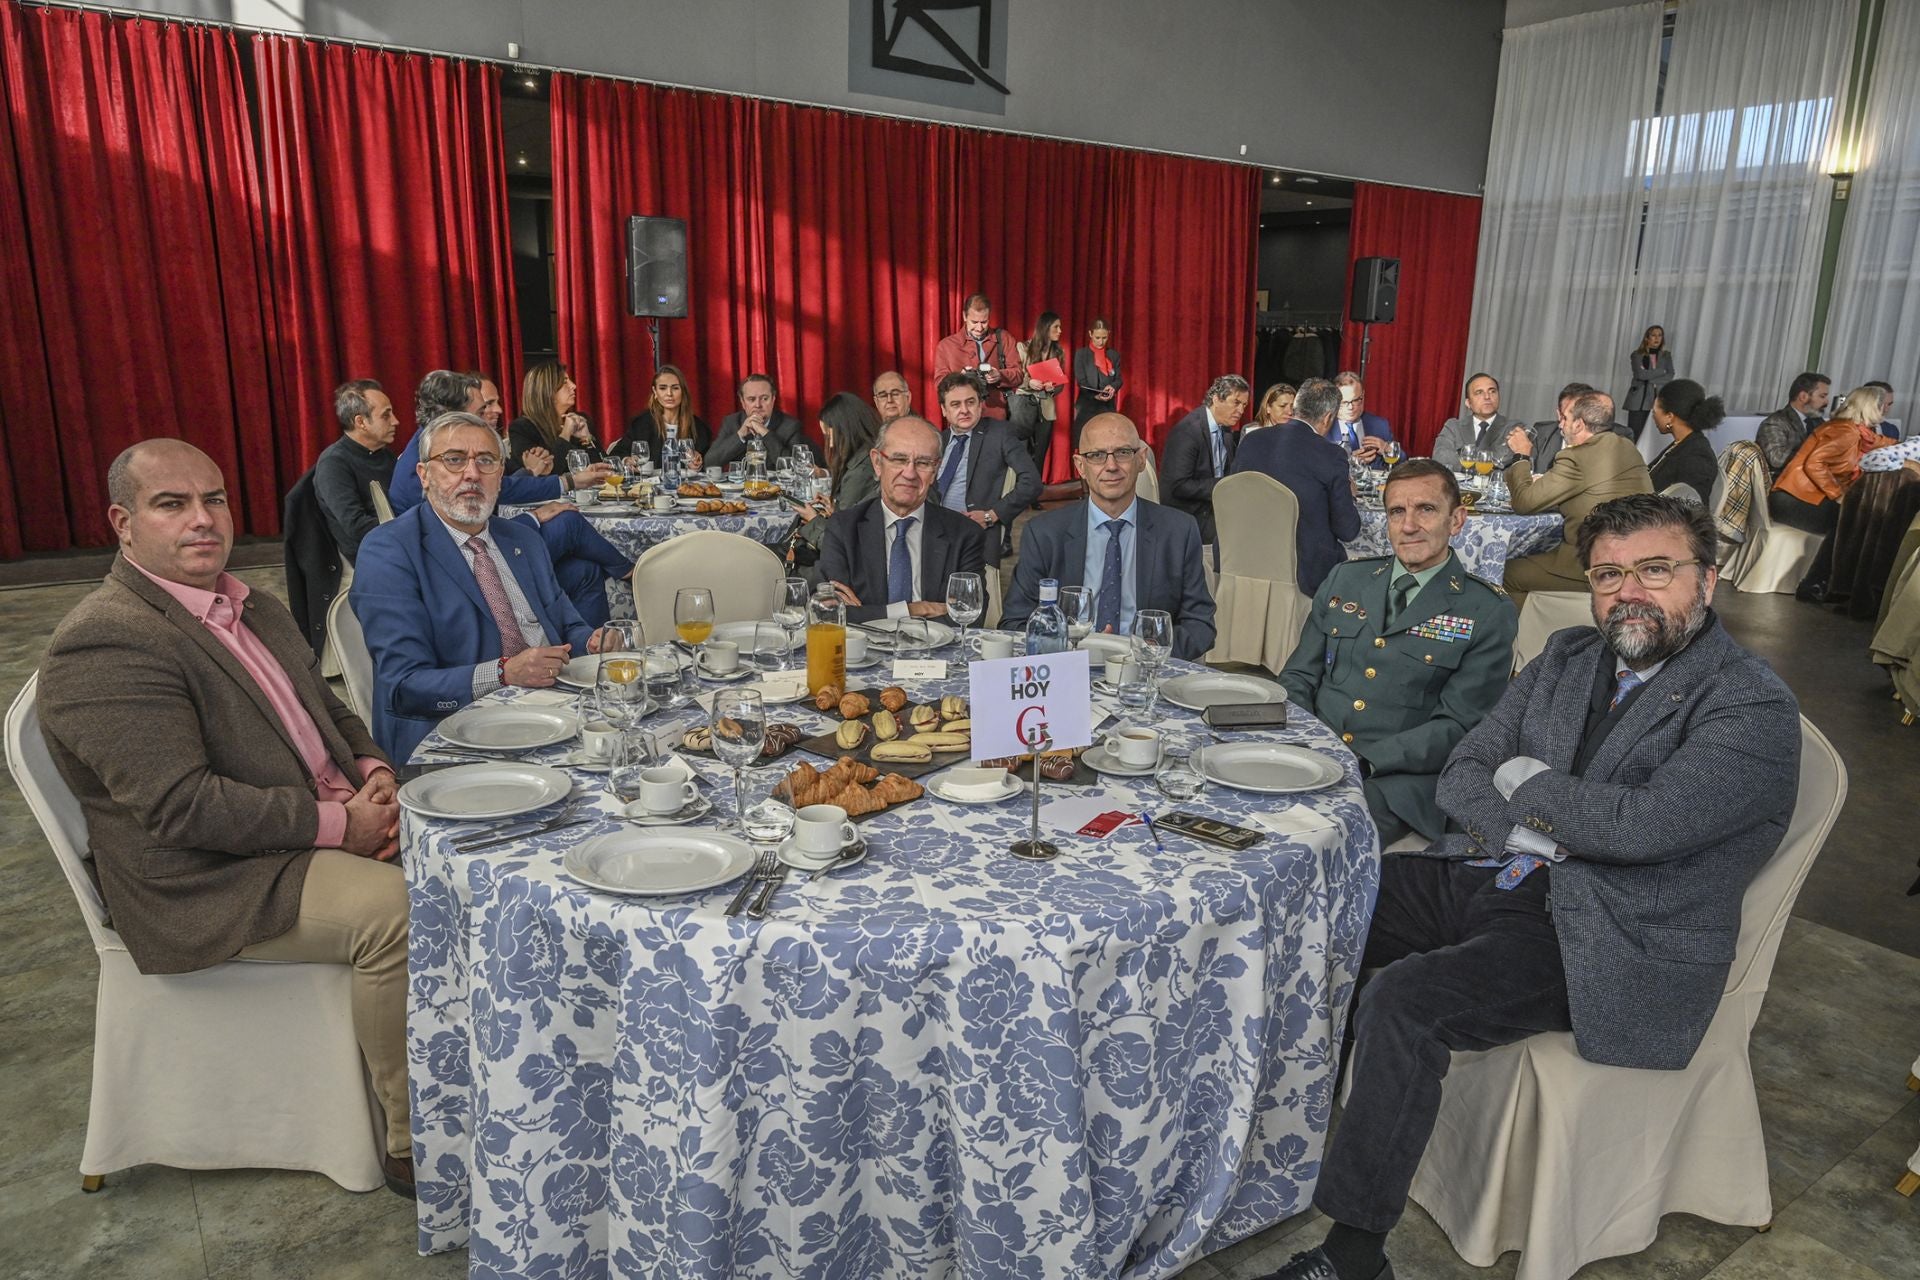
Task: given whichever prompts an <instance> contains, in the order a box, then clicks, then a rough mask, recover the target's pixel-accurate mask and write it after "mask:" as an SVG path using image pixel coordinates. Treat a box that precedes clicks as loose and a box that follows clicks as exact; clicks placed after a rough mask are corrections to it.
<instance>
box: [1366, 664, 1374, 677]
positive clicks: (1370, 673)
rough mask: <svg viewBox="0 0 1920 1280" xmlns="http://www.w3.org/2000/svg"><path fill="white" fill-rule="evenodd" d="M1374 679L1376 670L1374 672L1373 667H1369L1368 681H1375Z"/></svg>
mask: <svg viewBox="0 0 1920 1280" xmlns="http://www.w3.org/2000/svg"><path fill="white" fill-rule="evenodd" d="M1373 677H1374V670H1373V668H1372V667H1368V668H1367V679H1369V680H1371V679H1373Z"/></svg>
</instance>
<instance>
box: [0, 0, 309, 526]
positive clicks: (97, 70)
mask: <svg viewBox="0 0 1920 1280" xmlns="http://www.w3.org/2000/svg"><path fill="white" fill-rule="evenodd" d="M0 66H4V68H5V75H4V77H3V78H4V83H5V97H6V103H5V107H6V116H5V119H4V122H3V123H0V281H4V284H5V296H6V303H5V305H4V306H3V307H0V450H3V451H4V459H5V472H6V479H5V481H4V483H0V555H5V556H17V555H20V554H22V553H24V552H30V551H50V550H58V549H61V548H65V547H69V546H74V545H81V546H102V545H106V544H108V543H109V542H111V540H112V538H111V534H110V531H109V529H108V526H107V519H106V506H107V500H106V473H107V466H108V464H109V463H111V462H112V460H113V458H114V456H115V455H116V454H118V453H119V452H120V451H121V450H122V449H124V448H125V447H126V446H128V445H130V444H132V443H134V442H135V441H138V440H141V439H144V438H147V437H151V436H178V437H181V438H183V439H186V440H190V441H192V442H193V443H194V444H196V445H198V446H199V447H201V448H202V449H205V450H206V451H207V453H208V454H210V455H211V456H212V457H213V459H214V461H216V462H218V463H219V464H220V467H221V469H222V470H223V471H224V472H225V474H226V476H227V481H228V484H229V486H230V489H231V492H232V495H233V501H234V515H235V519H236V523H237V525H238V527H239V528H240V529H241V530H242V531H244V532H252V533H272V532H275V531H276V530H277V529H278V528H279V501H280V494H281V492H282V491H283V490H282V488H281V487H280V486H279V484H277V483H276V480H275V467H274V462H275V458H276V452H277V446H276V442H275V438H274V433H273V430H272V423H273V421H274V412H273V411H274V402H273V397H272V394H271V392H270V390H269V382H268V375H267V358H266V348H267V341H266V329H265V325H266V317H265V303H264V297H265V289H264V286H265V278H266V271H265V264H264V261H263V259H262V256H261V252H260V244H261V238H260V227H259V224H258V207H259V203H258V194H257V187H256V174H255V169H254V164H253V155H254V144H253V137H252V132H251V130H250V128H249V125H248V117H247V110H246V105H245V97H244V93H243V91H242V86H241V75H240V58H239V49H238V46H237V43H236V41H235V38H234V35H233V33H232V32H231V31H224V30H220V29H217V28H210V27H202V26H194V25H188V24H183V23H173V22H164V23H163V22H151V21H141V20H132V21H129V20H124V19H120V18H115V17H111V16H109V15H107V14H103V13H98V12H77V11H74V10H71V9H42V8H25V7H21V6H18V5H15V4H12V3H10V2H9V3H0Z"/></svg>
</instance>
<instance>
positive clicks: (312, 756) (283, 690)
mask: <svg viewBox="0 0 1920 1280" xmlns="http://www.w3.org/2000/svg"><path fill="white" fill-rule="evenodd" d="M127 563H128V564H132V565H133V567H134V568H136V569H140V566H139V565H137V564H134V563H133V561H132V560H131V559H129V560H128V561H127ZM140 572H142V573H146V574H147V577H148V578H151V579H152V580H153V582H154V585H156V586H158V587H159V588H160V589H161V590H162V591H164V592H166V593H167V594H168V595H170V596H172V597H173V598H174V599H175V600H178V601H179V602H180V603H181V604H182V605H183V606H185V608H186V610H187V612H188V613H191V614H192V615H193V616H194V617H195V618H196V619H197V620H198V621H199V622H200V624H201V625H202V626H204V627H206V629H207V630H208V631H211V632H212V633H213V635H214V638H215V639H217V640H218V641H219V642H220V643H221V644H223V645H225V646H226V649H227V652H228V653H231V654H232V655H233V656H234V659H235V660H236V661H238V662H239V664H240V665H241V666H242V667H243V668H245V669H246V673H247V674H248V675H250V676H252V677H253V681H254V683H255V684H257V685H259V686H260V691H261V692H262V693H264V694H266V695H267V702H268V703H269V704H271V705H272V707H273V713H274V714H275V715H277V716H279V717H280V723H281V725H282V726H283V727H284V728H285V729H286V731H287V736H288V737H290V738H292V739H293V745H294V746H295V747H296V748H297V749H298V750H299V752H300V760H301V762H302V763H303V764H305V765H306V766H307V772H308V774H310V775H311V776H312V778H313V789H314V795H315V796H316V798H317V803H318V806H319V810H320V829H319V831H318V832H317V833H316V834H315V835H314V838H313V844H314V848H316V849H334V848H338V847H339V845H340V841H341V840H342V839H343V838H344V837H345V836H346V834H347V806H346V803H345V802H346V801H347V800H350V799H352V798H353V794H354V792H356V791H358V790H359V788H358V787H356V786H355V785H354V784H353V783H352V782H351V781H350V780H349V779H348V778H347V775H346V774H344V773H342V772H341V771H340V766H339V765H337V764H335V763H334V762H333V757H332V755H330V754H329V753H328V751H327V744H326V741H325V740H324V739H322V738H321V736H320V727H319V726H318V725H316V724H315V723H314V722H313V716H312V715H311V714H309V713H308V711H307V708H306V706H305V705H304V704H303V703H302V702H301V701H300V695H299V694H297V693H295V692H294V689H293V681H292V680H290V679H288V678H287V672H286V669H285V668H284V667H282V666H281V665H280V660H279V659H278V658H276V657H274V656H273V651H272V650H270V649H268V648H267V646H266V645H265V644H263V643H261V640H260V637H259V636H256V635H254V634H253V632H251V631H249V630H247V625H246V620H245V618H244V617H243V616H242V613H241V609H242V606H243V605H244V604H245V603H246V599H247V596H248V595H249V594H251V592H252V590H253V589H252V588H251V587H249V586H247V584H246V583H244V582H242V581H240V579H238V578H236V577H234V576H233V575H232V574H230V573H222V574H221V575H220V578H219V580H218V581H217V582H215V583H214V590H212V591H202V590H201V589H200V588H199V587H190V586H188V585H187V584H186V583H184V582H169V581H167V580H166V579H165V578H155V577H154V576H153V575H152V574H151V573H147V571H146V570H145V569H140ZM359 763H360V772H361V775H362V776H369V775H370V774H371V773H372V771H373V770H375V769H385V768H386V767H387V762H386V761H384V760H380V759H378V758H376V757H373V756H361V757H360V760H359Z"/></svg>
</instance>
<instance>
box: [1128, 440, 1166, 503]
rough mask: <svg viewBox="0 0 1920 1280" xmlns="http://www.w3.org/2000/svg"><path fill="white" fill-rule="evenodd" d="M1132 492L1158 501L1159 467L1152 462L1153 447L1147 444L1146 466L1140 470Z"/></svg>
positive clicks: (1151, 500)
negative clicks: (1137, 482) (1137, 481)
mask: <svg viewBox="0 0 1920 1280" xmlns="http://www.w3.org/2000/svg"><path fill="white" fill-rule="evenodd" d="M1134 492H1135V493H1137V494H1139V495H1140V496H1141V497H1143V498H1145V499H1146V500H1147V501H1149V502H1158V501H1160V469H1159V468H1158V467H1156V466H1154V464H1153V448H1152V446H1148V448H1147V453H1146V467H1145V468H1144V469H1143V470H1142V471H1141V472H1140V483H1139V484H1138V485H1136V486H1134Z"/></svg>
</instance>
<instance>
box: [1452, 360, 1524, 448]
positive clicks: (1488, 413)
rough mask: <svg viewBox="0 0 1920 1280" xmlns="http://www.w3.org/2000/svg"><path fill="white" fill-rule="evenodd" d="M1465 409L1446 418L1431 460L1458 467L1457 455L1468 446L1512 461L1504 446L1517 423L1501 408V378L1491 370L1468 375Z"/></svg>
mask: <svg viewBox="0 0 1920 1280" xmlns="http://www.w3.org/2000/svg"><path fill="white" fill-rule="evenodd" d="M1466 410H1467V411H1466V412H1465V413H1463V414H1461V415H1460V416H1459V417H1457V418H1448V419H1447V421H1446V425H1444V426H1442V427H1441V428H1440V434H1439V436H1438V437H1437V438H1436V439H1435V440H1434V442H1433V460H1434V461H1435V462H1437V463H1439V464H1440V465H1441V466H1443V467H1451V468H1453V469H1454V470H1456V471H1457V470H1459V468H1460V455H1461V454H1463V453H1465V452H1466V451H1467V450H1468V449H1480V450H1484V451H1489V452H1491V453H1492V454H1493V455H1494V461H1495V462H1496V463H1498V464H1499V465H1500V466H1503V467H1504V466H1506V465H1507V464H1508V463H1509V462H1512V461H1513V450H1511V449H1509V448H1508V447H1507V433H1508V432H1509V431H1511V430H1513V429H1514V428H1515V427H1517V426H1519V425H1520V421H1519V419H1517V418H1510V417H1508V416H1507V415H1506V414H1504V413H1502V412H1500V379H1498V378H1496V377H1494V376H1493V375H1492V374H1490V373H1476V374H1474V375H1473V376H1472V377H1471V378H1468V379H1467V389H1466Z"/></svg>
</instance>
